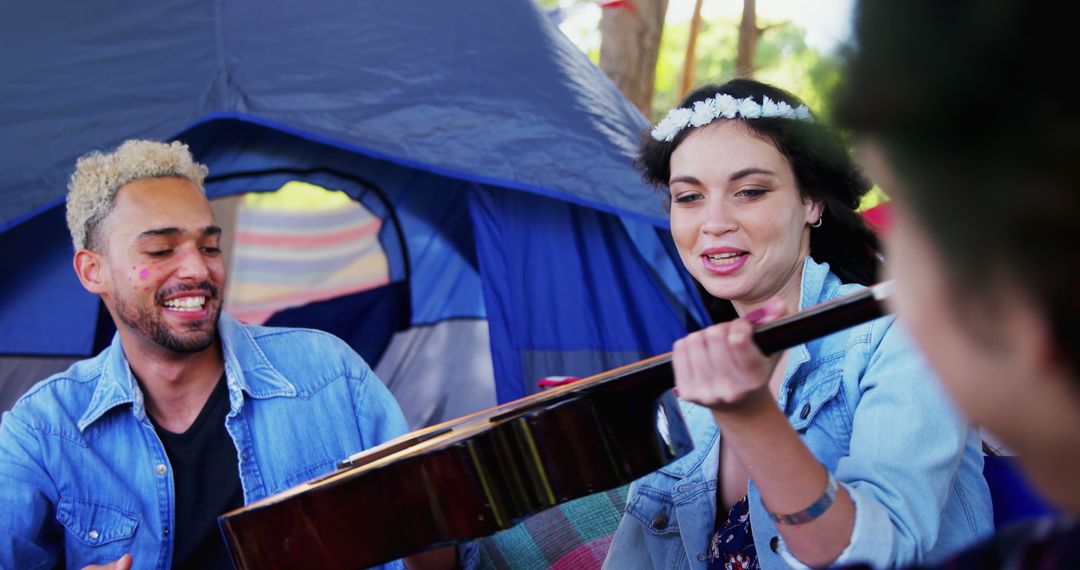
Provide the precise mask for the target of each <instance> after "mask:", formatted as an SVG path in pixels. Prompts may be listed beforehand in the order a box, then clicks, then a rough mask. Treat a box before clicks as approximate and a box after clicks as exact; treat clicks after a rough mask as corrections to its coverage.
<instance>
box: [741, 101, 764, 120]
mask: <svg viewBox="0 0 1080 570" xmlns="http://www.w3.org/2000/svg"><path fill="white" fill-rule="evenodd" d="M739 115H742V117H743V118H744V119H760V118H761V105H758V103H757V101H754V100H753V99H751V98H749V97H747V98H745V99H740V100H739Z"/></svg>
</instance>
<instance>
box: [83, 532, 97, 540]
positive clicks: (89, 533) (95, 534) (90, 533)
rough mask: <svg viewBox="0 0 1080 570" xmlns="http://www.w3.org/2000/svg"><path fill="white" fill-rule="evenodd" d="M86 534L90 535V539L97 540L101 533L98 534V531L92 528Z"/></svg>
mask: <svg viewBox="0 0 1080 570" xmlns="http://www.w3.org/2000/svg"><path fill="white" fill-rule="evenodd" d="M86 536H88V537H90V540H97V538H98V536H100V535H99V534H98V531H96V530H92V531H90V532H88V533H86Z"/></svg>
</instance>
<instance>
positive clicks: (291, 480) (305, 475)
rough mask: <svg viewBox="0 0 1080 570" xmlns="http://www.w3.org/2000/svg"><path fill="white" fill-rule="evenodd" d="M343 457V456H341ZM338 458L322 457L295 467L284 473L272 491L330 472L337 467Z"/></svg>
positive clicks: (279, 490)
mask: <svg viewBox="0 0 1080 570" xmlns="http://www.w3.org/2000/svg"><path fill="white" fill-rule="evenodd" d="M342 459H344V457H342ZM338 461H339V460H335V459H323V460H321V461H316V462H314V463H312V464H311V465H308V466H307V467H303V468H300V469H297V470H295V471H293V472H291V473H289V474H288V475H286V476H285V477H284V478H283V479H282V480H281V482H280V483H278V485H277V486H275V487H274V491H273V492H274V493H280V492H281V491H284V490H285V489H288V488H290V487H295V486H297V485H299V484H300V483H304V482H306V481H310V480H312V479H314V478H316V477H319V476H321V475H325V474H327V473H330V472H331V471H333V470H334V469H335V468H336V467H337V463H338Z"/></svg>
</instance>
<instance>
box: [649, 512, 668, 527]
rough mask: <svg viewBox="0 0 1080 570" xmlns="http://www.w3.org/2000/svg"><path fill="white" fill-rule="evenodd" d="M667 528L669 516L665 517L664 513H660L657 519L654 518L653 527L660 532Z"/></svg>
mask: <svg viewBox="0 0 1080 570" xmlns="http://www.w3.org/2000/svg"><path fill="white" fill-rule="evenodd" d="M665 526H667V515H665V514H664V513H660V514H658V515H656V516H655V517H653V520H652V527H653V528H654V529H656V530H660V529H662V528H664V527H665Z"/></svg>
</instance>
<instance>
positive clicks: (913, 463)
mask: <svg viewBox="0 0 1080 570" xmlns="http://www.w3.org/2000/svg"><path fill="white" fill-rule="evenodd" d="M858 289H860V286H858V285H842V284H841V283H840V279H839V278H837V277H836V275H834V274H832V273H831V272H830V271H829V266H828V264H818V263H816V262H815V261H814V260H813V259H811V258H809V257H808V258H807V260H806V263H805V265H804V267H803V278H802V296H801V299H800V302H799V309H800V310H802V309H805V308H808V307H811V306H813V305H816V304H818V303H823V302H825V301H828V300H830V299H833V298H836V297H840V296H842V295H846V294H849V293H852V292H854V291H857V290H858ZM777 404H779V406H780V409H781V410H783V411H784V414H785V415H787V417H788V419H789V420H790V422H791V425H792V426H793V427H794V428H795V430H796V431H797V432H798V433H799V435H801V436H802V439H803V441H804V442H805V443H806V445H807V447H808V448H809V449H810V451H811V452H813V454H814V455H815V456H816V457H817V458H818V460H819V461H821V463H822V464H824V465H825V467H826V468H827V469H828V470H829V471H831V472H832V473H833V474H834V476H835V478H836V480H837V482H838V483H840V484H842V485H844V487H845V488H846V489H847V490H848V492H849V493H850V494H851V497H852V499H853V500H854V502H855V526H854V529H853V531H852V536H851V540H850V544H849V545H848V547H847V549H846V550H845V551H844V552H843V553H842V554H841V556H840V558H839V559H838V560H837V561H836V563H837V564H847V563H860V562H861V563H867V564H870V565H871V566H873V567H877V568H884V567H897V566H905V565H908V564H911V563H915V562H920V561H935V560H940V559H941V558H942V557H944V556H946V555H948V554H950V553H954V552H956V551H957V550H959V549H961V548H963V547H964V546H966V545H969V544H971V543H972V542H975V541H976V540H978V539H979V538H981V537H983V536H985V535H988V534H990V533H991V532H992V531H993V513H992V510H991V505H990V493H989V490H988V489H987V486H986V482H985V480H984V479H983V476H982V465H983V457H982V447H981V439H980V437H979V434H978V432H977V431H976V430H975V429H973V428H971V427H970V426H969V425H968V424H967V423H966V422H965V421H964V420H962V419H961V418H960V417H959V416H958V415H957V413H956V412H955V410H954V409H953V407H952V406H951V404H950V402H949V400H948V398H947V397H946V395H945V393H944V392H943V391H942V389H941V387H940V386H939V384H938V382H937V380H936V378H935V377H934V376H933V375H932V373H931V372H930V371H929V369H928V368H927V366H926V364H925V361H924V360H923V359H922V357H921V356H920V354H919V353H918V352H917V351H916V349H914V348H913V347H912V346H911V344H910V341H909V339H908V337H907V335H906V334H905V333H904V332H903V331H902V330H901V327H900V326H899V324H898V323H897V322H896V321H895V319H894V318H893V317H883V318H880V319H877V320H874V321H871V322H869V323H865V324H863V325H860V326H857V327H853V328H850V329H847V330H845V331H841V332H839V333H836V334H833V335H830V336H828V337H825V338H822V339H818V340H815V341H812V342H809V343H807V344H804V345H800V346H798V347H795V348H793V349H791V351H790V355H789V358H788V363H787V367H786V369H785V371H784V381H783V384H782V385H781V387H780V390H779V393H778V398H777ZM682 410H683V414H684V416H685V418H686V421H687V424H688V427H689V428H690V432H691V434H692V435H693V437H694V446H695V447H694V450H693V451H692V452H690V454H688V455H687V456H686V457H683V458H682V459H680V460H679V461H676V462H674V463H672V464H671V465H668V466H667V467H665V468H663V469H661V470H660V471H657V472H655V473H653V474H651V475H648V476H646V477H643V478H642V479H640V480H638V481H636V482H635V483H634V484H633V485H632V486H631V488H630V492H629V496H628V498H627V505H626V513H625V515H624V516H623V519H622V522H621V523H620V524H619V528H618V530H617V531H616V533H615V537H614V539H613V540H612V544H611V549H610V550H609V552H608V558H607V560H606V562H605V567H607V568H613V569H619V570H621V569H623V568H665V569H683V568H705V567H706V566H707V561H706V551H707V548H708V544H709V539H710V538H711V535H712V532H713V530H714V526H715V523H716V514H717V513H716V509H717V501H716V490H717V471H718V467H719V448H720V445H719V443H720V433H719V430H718V429H717V427H716V423H715V422H714V421H713V418H712V414H711V413H710V412H709V410H708V409H706V408H704V407H701V406H697V405H694V404H690V403H687V402H682ZM747 492H748V494H749V503H750V521H751V527H752V529H753V534H754V545H755V546H756V548H757V554H758V559H759V561H760V563H761V567H762V568H763V569H766V570H768V569H773V568H787V567H788V566H789V565H793V566H801V563H799V561H798V560H797V559H795V558H794V557H793V556H792V555H791V553H790V552H788V551H787V549H786V548H785V547H784V544H783V540H782V539H780V538H779V533H778V532H777V530H776V525H775V524H774V523H773V522H772V519H771V518H770V517H769V516H768V515H767V513H766V512H765V509H764V507H763V506H762V503H761V495H760V494H759V493H758V490H757V488H756V487H755V486H754V483H753V481H751V482H750V484H749V488H748V489H747Z"/></svg>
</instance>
